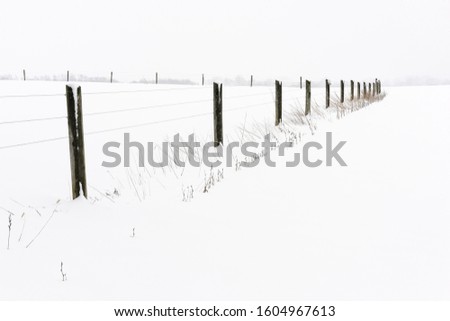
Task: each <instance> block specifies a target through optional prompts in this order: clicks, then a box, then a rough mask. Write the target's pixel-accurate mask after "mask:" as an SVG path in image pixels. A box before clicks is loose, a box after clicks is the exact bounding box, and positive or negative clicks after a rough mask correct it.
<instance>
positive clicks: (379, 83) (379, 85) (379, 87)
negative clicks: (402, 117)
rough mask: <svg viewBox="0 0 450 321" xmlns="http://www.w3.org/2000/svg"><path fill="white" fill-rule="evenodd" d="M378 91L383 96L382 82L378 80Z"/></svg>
mask: <svg viewBox="0 0 450 321" xmlns="http://www.w3.org/2000/svg"><path fill="white" fill-rule="evenodd" d="M378 91H379V93H380V94H381V80H378Z"/></svg>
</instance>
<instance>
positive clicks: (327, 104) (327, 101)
mask: <svg viewBox="0 0 450 321" xmlns="http://www.w3.org/2000/svg"><path fill="white" fill-rule="evenodd" d="M328 107H330V82H329V81H328V79H325V108H328Z"/></svg>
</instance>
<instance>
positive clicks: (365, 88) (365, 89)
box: [363, 82, 367, 99]
mask: <svg viewBox="0 0 450 321" xmlns="http://www.w3.org/2000/svg"><path fill="white" fill-rule="evenodd" d="M363 94H364V95H363V98H364V99H366V98H367V86H366V82H364V90H363Z"/></svg>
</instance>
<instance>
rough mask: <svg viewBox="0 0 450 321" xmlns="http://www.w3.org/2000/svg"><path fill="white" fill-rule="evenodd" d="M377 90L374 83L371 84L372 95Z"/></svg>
mask: <svg viewBox="0 0 450 321" xmlns="http://www.w3.org/2000/svg"><path fill="white" fill-rule="evenodd" d="M376 93H377V91H376V90H375V83H373V85H372V96H375V95H376Z"/></svg>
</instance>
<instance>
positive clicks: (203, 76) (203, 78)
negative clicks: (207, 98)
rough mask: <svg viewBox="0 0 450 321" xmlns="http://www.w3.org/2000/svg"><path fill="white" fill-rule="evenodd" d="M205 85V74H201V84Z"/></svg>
mask: <svg viewBox="0 0 450 321" xmlns="http://www.w3.org/2000/svg"><path fill="white" fill-rule="evenodd" d="M204 85H205V74H202V86H204Z"/></svg>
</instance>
